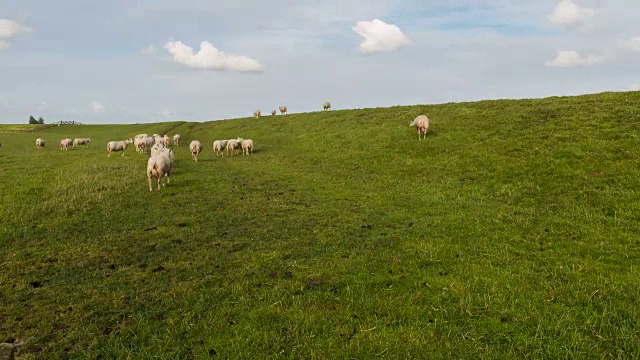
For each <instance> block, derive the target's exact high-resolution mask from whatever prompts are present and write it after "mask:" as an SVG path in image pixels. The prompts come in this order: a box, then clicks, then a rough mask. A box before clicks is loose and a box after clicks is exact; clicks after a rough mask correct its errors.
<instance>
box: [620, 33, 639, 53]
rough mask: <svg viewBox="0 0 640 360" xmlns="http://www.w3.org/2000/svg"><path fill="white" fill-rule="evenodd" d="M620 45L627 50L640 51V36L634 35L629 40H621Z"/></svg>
mask: <svg viewBox="0 0 640 360" xmlns="http://www.w3.org/2000/svg"><path fill="white" fill-rule="evenodd" d="M618 45H619V46H620V47H621V48H622V49H624V50H627V51H631V52H640V36H636V37H633V38H631V39H629V40H622V41H619V42H618Z"/></svg>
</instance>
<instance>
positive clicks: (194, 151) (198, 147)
mask: <svg viewBox="0 0 640 360" xmlns="http://www.w3.org/2000/svg"><path fill="white" fill-rule="evenodd" d="M189 150H191V157H192V158H193V161H195V162H198V154H200V151H202V143H200V141H198V140H193V141H192V142H191V144H189Z"/></svg>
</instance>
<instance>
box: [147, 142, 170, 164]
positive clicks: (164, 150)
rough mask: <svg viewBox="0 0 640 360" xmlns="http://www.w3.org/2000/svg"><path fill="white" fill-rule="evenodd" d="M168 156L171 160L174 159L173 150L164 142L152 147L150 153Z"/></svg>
mask: <svg viewBox="0 0 640 360" xmlns="http://www.w3.org/2000/svg"><path fill="white" fill-rule="evenodd" d="M162 154H164V155H165V156H168V157H169V158H170V159H171V160H173V151H171V149H169V148H168V147H166V146H164V145H163V144H162V143H156V144H154V145H153V146H152V147H151V151H150V155H151V156H156V155H162Z"/></svg>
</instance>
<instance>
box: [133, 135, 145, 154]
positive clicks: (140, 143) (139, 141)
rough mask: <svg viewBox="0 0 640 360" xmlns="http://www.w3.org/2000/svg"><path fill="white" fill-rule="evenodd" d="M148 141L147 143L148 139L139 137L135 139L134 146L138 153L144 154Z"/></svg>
mask: <svg viewBox="0 0 640 360" xmlns="http://www.w3.org/2000/svg"><path fill="white" fill-rule="evenodd" d="M146 141H147V138H146V137H137V138H135V139H133V146H135V148H136V151H137V152H139V153H142V152H144V145H145V142H146Z"/></svg>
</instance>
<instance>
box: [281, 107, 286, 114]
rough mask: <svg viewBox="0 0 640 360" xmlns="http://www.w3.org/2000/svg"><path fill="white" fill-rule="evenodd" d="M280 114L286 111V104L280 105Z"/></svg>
mask: <svg viewBox="0 0 640 360" xmlns="http://www.w3.org/2000/svg"><path fill="white" fill-rule="evenodd" d="M279 109H280V114H286V113H287V107H286V106H280V107H279Z"/></svg>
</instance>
